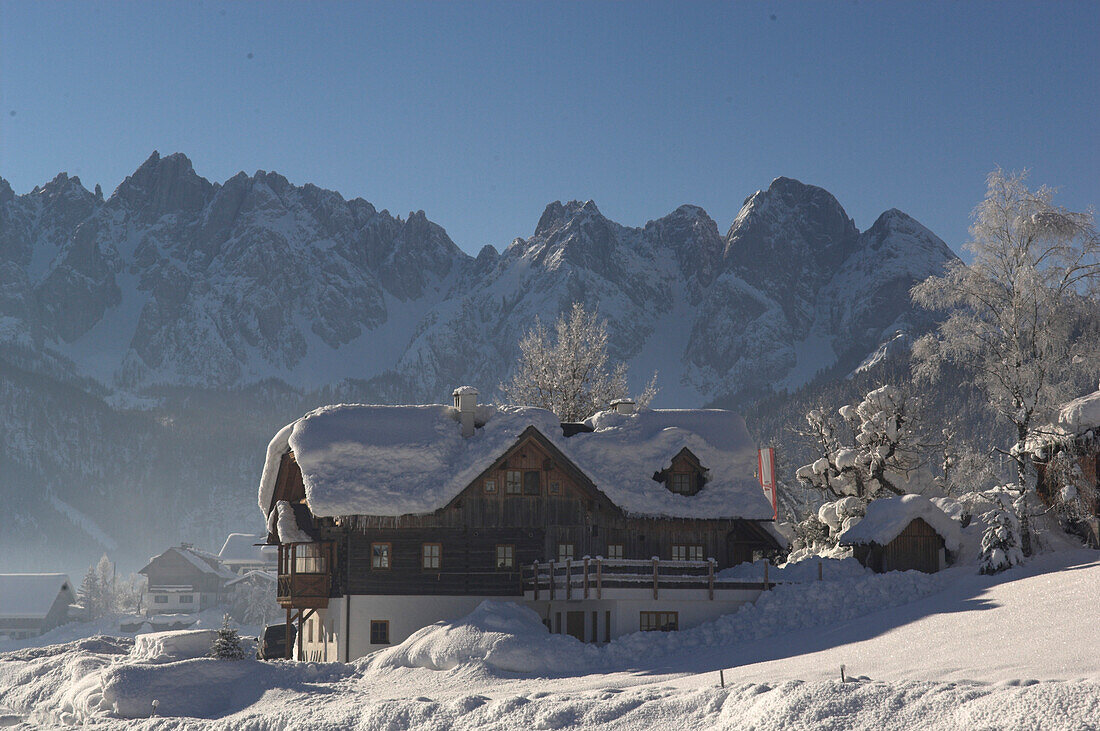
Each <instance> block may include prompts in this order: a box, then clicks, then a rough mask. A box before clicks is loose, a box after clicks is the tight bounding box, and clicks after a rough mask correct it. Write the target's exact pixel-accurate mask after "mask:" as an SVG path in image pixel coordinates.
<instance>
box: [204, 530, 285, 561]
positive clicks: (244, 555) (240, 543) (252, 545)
mask: <svg viewBox="0 0 1100 731" xmlns="http://www.w3.org/2000/svg"><path fill="white" fill-rule="evenodd" d="M266 540H267V536H259V535H253V534H251V533H230V534H229V537H228V538H226V539H225V544H224V545H223V546H222V550H220V551H219V552H218V558H219V559H220V560H221V561H222V563H227V564H234V563H244V564H249V563H256V564H269V563H270V564H273V563H275V562H277V560H278V557H277V556H276V551H277V549H276V548H275V547H274V546H264V545H257V544H262V543H264V542H265V541H266Z"/></svg>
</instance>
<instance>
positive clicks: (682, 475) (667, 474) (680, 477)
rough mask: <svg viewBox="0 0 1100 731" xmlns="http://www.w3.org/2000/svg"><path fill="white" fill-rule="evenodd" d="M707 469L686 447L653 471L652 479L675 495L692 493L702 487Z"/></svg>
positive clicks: (705, 479)
mask: <svg viewBox="0 0 1100 731" xmlns="http://www.w3.org/2000/svg"><path fill="white" fill-rule="evenodd" d="M706 475H707V471H706V469H704V468H703V466H702V465H701V464H699V459H698V458H697V457H696V456H695V455H694V454H692V453H691V450H690V449H688V448H687V447H685V448H683V449H681V450H680V451H679V453H678V454H677V455H676V456H675V457H673V458H672V461H671V462H670V463H669V466H668V467H667V468H665V469H663V470H660V471H658V472H654V473H653V479H654V480H656V481H657V482H660V483H663V484H664V486H665V487H666V488H667V489H668V491H669V492H674V493H676V494H677V495H694V494H695V493H697V492H699V491H700V490H702V489H703V485H705V484H706V481H707V477H706Z"/></svg>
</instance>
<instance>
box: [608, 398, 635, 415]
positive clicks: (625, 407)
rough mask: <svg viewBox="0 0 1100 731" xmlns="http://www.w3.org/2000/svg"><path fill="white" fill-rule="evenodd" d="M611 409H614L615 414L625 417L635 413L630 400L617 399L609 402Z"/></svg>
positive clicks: (632, 402)
mask: <svg viewBox="0 0 1100 731" xmlns="http://www.w3.org/2000/svg"><path fill="white" fill-rule="evenodd" d="M611 408H613V409H615V413H616V414H623V415H625V416H631V415H633V414H634V413H635V412H636V411H637V409H636V408H635V404H634V399H632V398H617V399H615V400H614V401H612V402H611Z"/></svg>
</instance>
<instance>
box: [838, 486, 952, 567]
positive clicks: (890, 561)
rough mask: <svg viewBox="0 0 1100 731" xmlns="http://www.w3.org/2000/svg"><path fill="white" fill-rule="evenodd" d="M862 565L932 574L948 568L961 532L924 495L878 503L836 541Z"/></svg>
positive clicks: (950, 519)
mask: <svg viewBox="0 0 1100 731" xmlns="http://www.w3.org/2000/svg"><path fill="white" fill-rule="evenodd" d="M837 543H838V544H840V545H842V546H851V547H852V552H853V554H854V555H855V557H856V560H858V561H859V562H860V563H861V564H863V565H864V566H866V567H867V568H869V569H871V570H872V571H877V572H878V573H885V572H887V571H909V570H913V569H915V570H917V571H924V572H925V573H929V574H931V573H935V572H937V571H939V570H940V569H942V568H944V567H946V566H947V564H948V562H949V560H950V559H951V558H952V554H954V553H957V552H958V550H959V543H960V526H959V524H958V523H957V522H955V521H954V520H953V519H952V518H950V517H948V515H947V514H946V513H945V512H943V511H942V510H940V509H939V508H938V507H936V505H935V504H933V503H932V501H931V500H929V499H928V498H926V497H924V496H923V495H902V496H900V497H891V498H881V499H879V500H874V501H872V502H870V503H868V504H867V514H866V516H865V517H864V518H863V519H862V520H860V521H859V522H858V523H856V524H855V525H853V526H852V527H851V528H848V529H847V530H845V531H844V532H843V533H841V534H840V536H839V537H838V538H837Z"/></svg>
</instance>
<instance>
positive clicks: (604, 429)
mask: <svg viewBox="0 0 1100 731" xmlns="http://www.w3.org/2000/svg"><path fill="white" fill-rule="evenodd" d="M477 396H478V394H477V391H476V390H475V389H473V388H470V387H464V388H460V389H456V390H455V392H454V405H453V406H447V405H439V404H436V405H422V406H363V405H352V406H349V405H343V406H331V407H325V408H322V409H318V410H316V411H314V412H311V413H310V414H307V415H306V416H304V417H303V418H301V419H299V420H297V421H295V422H294V423H292V424H289V425H288V426H286V427H285V428H283V429H282V430H281V431H280V432H279V433H278V434H277V435H276V436H275V438H274V439H273V440H272V442H271V444H270V445H269V447H268V451H267V458H266V463H265V466H264V471H263V475H262V479H261V484H260V491H259V503H260V508H261V509H262V510H263V512H264V515H265V517H266V518H267V519H268V528H269V536H268V538H269V540H270V541H271V542H272V543H278V544H279V568H278V574H279V583H278V596H279V602H280V603H281V604H282V606H284V607H285V608H286V621H287V623H288V624H289V623H290V622H297V623H298V626H299V628H300V629H301V630H302V631H301V632H299V637H301V638H302V642H301V643H300V648H299V653H300V654H299V656H300V657H303V658H306V659H311V660H343V661H348V660H352V659H355V658H356V657H360V656H362V655H365V654H367V653H369V652H371V651H374V650H377V649H380V648H382V647H386V646H388V645H390V644H394V643H398V642H401V641H403V640H404V639H405V638H407V637H408V636H409V635H410V634H412V633H413V632H415V631H416V630H418V629H420V628H422V627H424V626H426V625H429V624H431V623H433V622H436V621H440V620H449V619H455V618H458V617H461V616H463V615H465V614H467V613H469V612H470V611H472V610H473V609H474V608H475V607H476V606H477V605H478V604H479V603H480V602H482V601H483V600H486V599H495V600H506V601H515V602H520V603H523V604H525V605H527V606H529V607H531V608H532V609H534V610H535V611H537V612H538V613H539V615H540V616H542V617H543V618H544V622H545V623H546V625H547V626H548V627H549V628H550V630H551V631H552V632H559V633H567V634H571V635H573V636H575V637H577V638H578V639H580V640H582V641H587V642H606V641H608V640H610V639H612V638H614V637H618V636H620V635H623V634H626V633H630V632H636V631H638V630H674V629H683V628H687V627H691V626H694V625H697V624H700V623H702V622H705V621H707V620H710V619H714V618H715V617H718V616H720V615H722V614H726V613H728V612H730V611H732V610H733V609H735V608H736V607H738V606H740V605H741V604H744V603H746V602H751V601H753V600H754V599H755V598H756V597H757V596H758V595H759V593H760V592H761V591H763V590H764V589H765V588H766V586H765V584H764V583H763V582H762V581H761V582H751V581H733V580H724V579H721V578H719V577H718V576H717V573H718V572H719V571H720V570H721V569H724V568H727V567H729V566H733V565H736V564H739V563H741V562H743V561H749V560H752V559H753V558H754V557H759V556H761V555H765V554H769V553H771V552H774V551H776V550H778V549H779V548H780V543H781V541H782V540H783V539H782V537H781V536H779V534H778V533H777V532H776V531H775V530H774V527H773V518H774V506H773V505H772V504H771V503H770V502H769V500H768V499H767V498H766V497H765V495H764V492H763V491H762V490H761V486H760V484H759V482H758V481H757V479H756V477H755V474H754V473H755V470H756V467H757V457H758V455H757V450H756V448H755V446H754V444H753V442H752V440H751V438H750V437H749V434H748V431H747V430H746V428H745V424H744V421H743V420H742V419H741V418H740V417H739V416H738V415H736V414H734V413H732V412H729V411H721V410H706V409H693V410H648V409H647V410H642V411H636V410H635V408H634V404H633V402H630V401H623V402H620V403H618V404H616V405H615V408H614V409H613V410H611V411H606V412H602V413H600V414H596V415H595V416H593V417H591V418H590V419H588V420H586V421H585V422H583V423H576V424H571V423H564V424H563V423H561V421H560V420H559V419H558V418H557V417H555V416H554V415H553V414H552V413H550V412H549V411H545V410H543V409H536V408H529V407H514V406H500V407H494V406H486V405H481V404H478V403H477Z"/></svg>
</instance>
